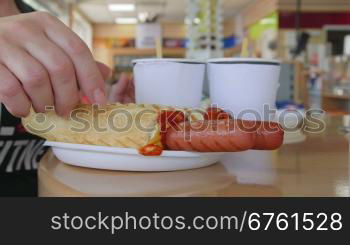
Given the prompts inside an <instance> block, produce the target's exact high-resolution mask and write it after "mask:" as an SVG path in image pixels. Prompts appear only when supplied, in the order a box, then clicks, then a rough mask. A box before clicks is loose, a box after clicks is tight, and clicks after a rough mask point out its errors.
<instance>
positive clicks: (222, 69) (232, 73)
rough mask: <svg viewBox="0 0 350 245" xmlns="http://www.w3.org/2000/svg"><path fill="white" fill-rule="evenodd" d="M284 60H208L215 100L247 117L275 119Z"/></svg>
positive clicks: (210, 84) (220, 105) (244, 117)
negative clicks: (270, 111) (281, 64)
mask: <svg viewBox="0 0 350 245" xmlns="http://www.w3.org/2000/svg"><path fill="white" fill-rule="evenodd" d="M279 75H280V62H279V61H276V60H268V59H255V58H223V59H210V60H209V61H208V79H209V90H210V98H211V101H212V103H213V104H215V105H217V106H219V107H220V108H223V109H224V110H227V111H230V112H232V113H233V115H234V117H235V118H239V119H247V120H265V121H267V120H275V115H274V113H269V112H268V111H267V110H266V108H269V109H271V110H273V109H275V103H276V94H277V90H278V87H279Z"/></svg>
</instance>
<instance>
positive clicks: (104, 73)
mask: <svg viewBox="0 0 350 245" xmlns="http://www.w3.org/2000/svg"><path fill="white" fill-rule="evenodd" d="M96 64H97V67H98V69H99V70H100V72H101V75H102V77H103V80H104V81H105V80H107V79H108V77H109V76H110V75H111V69H110V68H109V67H108V66H107V65H105V64H103V63H101V62H98V61H96Z"/></svg>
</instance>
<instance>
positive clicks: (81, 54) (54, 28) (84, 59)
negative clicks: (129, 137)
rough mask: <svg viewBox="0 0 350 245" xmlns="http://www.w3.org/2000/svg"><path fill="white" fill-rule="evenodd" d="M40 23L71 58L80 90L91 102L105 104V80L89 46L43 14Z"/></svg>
mask: <svg viewBox="0 0 350 245" xmlns="http://www.w3.org/2000/svg"><path fill="white" fill-rule="evenodd" d="M41 15H42V16H40V17H41V18H40V19H41V20H40V22H41V23H42V24H43V25H44V29H45V33H46V35H47V36H48V38H49V39H50V40H51V41H53V42H54V43H55V44H57V45H58V46H59V47H60V48H61V49H63V50H64V52H65V53H66V54H67V55H68V56H69V57H70V59H71V60H72V62H73V64H74V68H75V72H76V75H77V79H78V82H79V85H80V88H81V89H82V90H83V92H84V94H85V95H87V96H88V97H89V99H90V101H91V102H93V103H97V104H105V103H106V96H105V92H104V80H103V77H102V75H101V72H100V71H99V69H98V67H97V64H96V62H95V61H94V59H93V57H92V54H91V52H90V50H89V48H88V47H87V45H86V44H85V43H84V42H83V41H82V40H81V39H80V38H79V37H78V36H77V35H76V34H75V33H74V32H73V31H71V30H70V29H69V28H67V27H66V26H65V25H64V24H63V23H62V22H60V21H59V20H57V19H56V18H55V17H52V16H50V15H48V14H45V13H42V14H41Z"/></svg>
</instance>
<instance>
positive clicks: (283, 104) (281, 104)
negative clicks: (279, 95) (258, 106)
mask: <svg viewBox="0 0 350 245" xmlns="http://www.w3.org/2000/svg"><path fill="white" fill-rule="evenodd" d="M276 108H277V109H278V110H283V109H291V108H293V109H295V110H297V109H301V110H302V109H304V105H302V104H297V103H295V102H293V101H290V100H282V101H277V102H276Z"/></svg>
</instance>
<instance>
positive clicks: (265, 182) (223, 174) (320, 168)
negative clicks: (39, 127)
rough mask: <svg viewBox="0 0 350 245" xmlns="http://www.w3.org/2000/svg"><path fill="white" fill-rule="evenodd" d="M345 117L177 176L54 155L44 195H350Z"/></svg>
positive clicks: (46, 163) (43, 169)
mask: <svg viewBox="0 0 350 245" xmlns="http://www.w3.org/2000/svg"><path fill="white" fill-rule="evenodd" d="M341 124H342V117H341V116H337V117H327V118H326V125H327V126H326V130H325V131H324V132H322V133H314V134H308V135H307V138H306V140H305V141H304V142H301V143H296V144H287V145H283V146H282V148H281V149H279V150H277V151H272V152H271V151H247V152H241V153H233V154H228V155H227V156H226V157H225V158H224V159H223V160H222V161H221V162H219V163H217V164H215V165H212V166H209V167H206V168H201V169H196V170H187V171H177V172H152V173H145V172H119V171H105V170H96V169H87V168H80V167H73V166H69V165H67V164H64V163H62V162H60V161H59V160H57V158H55V157H54V156H53V154H52V153H51V152H49V153H47V154H46V156H45V157H44V158H43V159H42V161H41V163H40V165H39V169H38V171H39V172H38V173H39V195H40V196H350V180H349V175H350V170H349V157H348V156H349V143H348V140H347V137H346V136H345V135H344V134H343V133H340V132H339V126H341Z"/></svg>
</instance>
